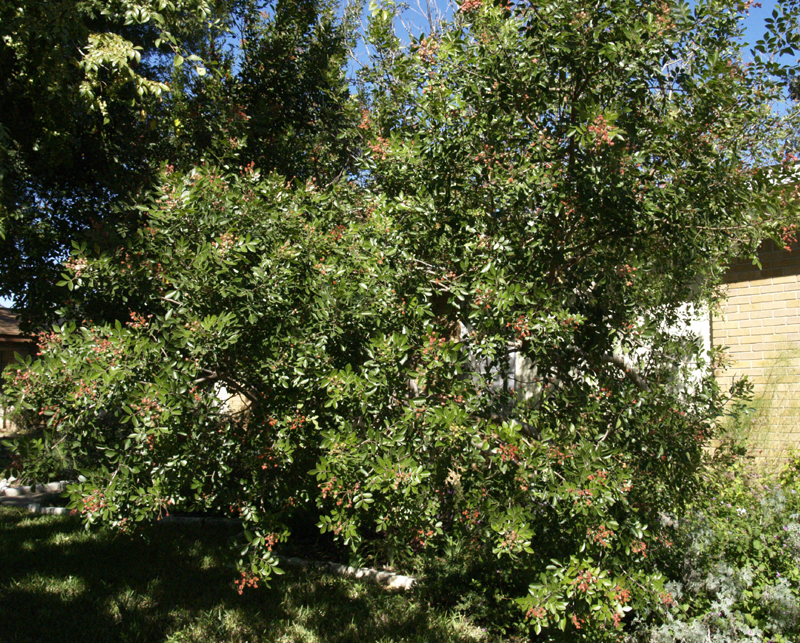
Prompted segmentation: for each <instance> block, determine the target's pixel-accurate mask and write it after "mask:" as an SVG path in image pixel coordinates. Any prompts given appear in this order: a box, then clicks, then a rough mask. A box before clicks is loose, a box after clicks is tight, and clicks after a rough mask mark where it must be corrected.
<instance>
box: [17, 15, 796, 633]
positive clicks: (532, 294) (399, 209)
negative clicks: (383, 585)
mask: <svg viewBox="0 0 800 643" xmlns="http://www.w3.org/2000/svg"><path fill="white" fill-rule="evenodd" d="M394 10H395V9H394V7H393V6H392V5H385V6H377V5H374V6H373V7H372V13H373V19H372V21H371V23H370V26H369V29H368V32H367V38H368V39H369V40H370V42H371V43H372V44H374V45H375V47H376V48H377V51H378V52H379V54H380V55H379V56H378V57H377V58H376V60H375V63H374V65H373V66H372V67H370V68H368V69H367V70H366V71H365V72H364V74H362V76H361V78H360V85H359V95H358V99H359V101H360V102H361V105H362V112H361V121H360V123H359V124H358V125H357V126H356V128H355V130H356V131H355V132H351V133H350V134H351V135H352V136H353V140H357V141H358V145H360V147H361V150H362V155H361V159H360V163H361V166H360V171H359V173H358V175H357V176H356V177H355V180H354V181H353V182H347V181H344V180H334V181H333V182H331V183H329V184H325V185H322V184H321V183H322V182H315V181H312V180H309V181H308V182H306V183H302V182H299V181H297V180H295V181H289V182H288V183H287V182H286V180H285V179H284V178H281V177H279V176H277V175H272V176H269V177H267V178H262V177H261V176H260V175H259V174H258V172H254V171H252V168H250V169H245V170H242V171H241V172H240V173H238V174H237V173H235V172H230V171H224V172H223V171H221V170H212V169H207V168H206V169H195V170H194V171H192V172H191V173H188V174H181V173H170V172H168V171H165V172H164V174H163V176H162V181H161V187H160V189H159V191H158V192H157V193H156V194H155V195H154V196H153V197H152V198H151V199H150V200H148V201H142V202H141V203H139V204H138V205H137V206H136V213H137V216H138V217H139V218H140V220H139V221H137V225H136V226H135V227H132V228H130V229H121V230H120V231H119V234H120V238H121V240H122V241H121V242H120V245H119V248H118V249H117V250H116V251H115V252H111V253H109V252H97V251H96V250H95V249H93V248H92V247H89V246H81V245H78V246H77V247H76V248H75V250H74V252H73V255H72V257H71V258H70V259H69V261H68V262H67V263H66V265H65V273H64V284H65V285H66V286H68V287H69V288H71V289H72V292H73V302H72V303H71V304H70V306H69V307H68V308H66V309H65V310H64V311H63V315H64V318H65V320H66V321H65V322H64V323H63V324H61V325H59V326H58V327H56V328H54V329H53V331H52V332H51V333H48V334H46V335H43V336H42V338H41V357H40V359H39V360H38V361H36V362H33V363H30V364H28V365H26V366H25V367H24V368H22V369H20V370H19V371H18V372H17V373H16V374H12V375H10V376H9V380H8V382H9V385H8V391H9V393H10V395H11V396H12V398H13V402H14V404H15V406H16V407H17V408H18V409H20V410H21V412H24V413H27V414H29V415H30V416H31V417H33V418H34V420H35V421H38V422H39V423H40V427H41V435H40V436H39V437H37V439H36V440H33V441H28V442H26V443H21V444H20V445H19V450H20V453H21V455H22V456H23V457H24V458H25V461H26V462H28V463H30V466H31V467H35V466H36V465H35V463H36V462H41V461H42V458H43V456H44V454H45V453H46V452H47V450H48V448H50V447H51V446H53V445H55V444H59V445H62V447H65V448H66V449H67V450H68V454H69V457H71V458H72V459H73V460H74V462H75V466H76V468H78V469H80V470H81V471H82V472H83V475H84V477H85V481H84V482H81V483H80V484H77V485H75V486H73V487H72V494H73V495H72V498H73V506H74V507H75V508H76V509H77V510H79V511H82V512H83V513H84V515H85V517H86V520H87V521H88V522H95V521H98V522H102V523H104V524H111V525H116V526H128V525H130V524H131V523H135V522H137V521H141V520H146V519H150V518H152V517H153V516H154V515H159V514H162V513H164V512H166V511H171V510H173V509H181V510H214V511H218V512H219V511H222V512H228V513H232V514H233V515H236V516H239V517H241V519H242V520H243V521H244V523H245V527H246V530H245V537H246V539H247V544H246V545H245V546H244V547H243V549H242V558H241V561H240V565H241V567H242V570H241V571H242V573H243V576H242V579H243V580H244V581H245V583H244V584H247V585H251V584H253V583H257V582H260V581H264V580H266V579H267V578H268V577H269V575H270V573H273V572H275V571H277V569H278V568H277V558H276V557H275V555H274V554H273V548H274V547H275V546H276V545H277V544H278V543H280V542H282V541H283V540H284V539H286V538H289V537H291V535H290V529H289V525H290V524H291V523H292V520H293V518H294V517H295V516H297V515H299V514H305V515H306V516H308V515H312V516H314V518H313V519H314V521H315V522H316V523H317V524H318V526H319V528H320V529H321V531H323V532H324V533H329V534H332V535H333V537H335V538H336V539H338V540H339V541H340V542H342V543H343V544H345V545H348V546H350V547H351V548H352V549H353V551H354V554H355V555H356V556H358V557H361V558H362V559H371V560H373V561H375V562H377V563H386V562H388V563H391V564H394V565H399V564H401V563H402V564H403V565H409V566H416V567H417V568H424V569H428V570H429V572H430V571H432V570H435V569H437V565H438V568H439V569H441V564H440V563H441V560H440V558H441V557H442V556H445V555H446V556H451V557H453V558H454V568H459V569H463V570H465V573H466V574H469V573H470V570H478V571H479V573H478V574H477V575H476V576H475V577H474V578H473V579H472V581H473V582H472V583H471V584H470V585H469V587H468V590H465V593H466V592H467V591H468V592H469V594H470V597H472V596H475V597H479V596H484V597H485V599H486V602H487V604H490V605H492V609H493V615H491V617H490V618H491V619H492V620H493V622H494V623H495V624H496V625H497V626H498V627H504V628H506V630H507V632H508V633H509V634H516V635H521V636H530V637H532V638H534V639H535V640H553V641H555V640H566V641H576V640H589V641H601V640H618V639H619V637H620V636H621V635H622V633H623V632H624V630H625V628H626V627H627V625H626V624H628V623H629V622H631V621H633V616H634V614H632V613H631V612H634V613H637V614H640V615H642V614H648V613H649V614H654V613H656V610H657V609H662V607H663V605H665V601H668V600H671V599H670V598H669V594H668V590H667V589H665V587H664V577H663V575H662V573H661V572H660V571H659V570H658V567H654V566H652V565H650V564H649V561H650V557H651V552H652V551H654V550H655V549H657V547H658V545H659V544H660V543H663V542H664V539H666V538H669V537H670V533H671V532H669V528H667V527H665V526H664V525H663V524H662V517H663V514H665V513H666V512H676V511H678V510H679V509H680V508H681V506H682V505H683V504H684V503H685V502H686V500H687V499H688V498H690V497H691V496H692V495H693V494H694V493H695V492H696V491H697V490H698V489H699V488H701V486H702V485H703V484H704V478H703V472H704V448H705V446H706V445H707V444H708V443H709V440H710V439H712V438H714V437H715V436H716V435H717V434H718V432H719V427H720V423H721V419H722V417H723V415H724V411H725V409H726V408H731V407H729V406H728V404H729V402H730V400H731V398H732V397H736V396H738V395H740V394H741V393H742V392H744V390H745V388H744V386H743V385H737V386H735V387H734V388H733V390H731V391H722V390H720V389H719V387H718V386H717V384H716V381H715V379H714V376H713V372H714V369H715V368H717V367H719V366H720V365H721V356H720V355H719V354H718V353H716V352H711V353H707V352H706V351H704V349H703V347H702V343H701V342H699V341H698V339H697V338H696V337H695V336H694V335H692V333H690V332H688V331H687V330H685V326H683V325H682V324H681V322H682V321H684V320H685V319H686V318H687V317H690V308H691V307H689V308H687V304H695V305H699V306H702V305H706V304H708V303H709V302H713V301H714V300H715V298H716V297H717V293H716V290H715V288H716V286H717V284H718V281H719V275H720V274H721V273H722V270H723V267H724V265H725V261H726V259H727V258H728V257H729V256H730V255H731V253H738V252H745V251H748V250H752V249H753V248H754V247H755V246H756V244H757V243H758V240H759V239H760V238H763V237H765V236H768V235H770V234H774V235H777V236H780V234H781V233H782V231H783V230H784V229H785V228H786V225H787V224H788V222H789V221H790V220H793V216H794V192H793V190H794V188H793V187H792V186H791V184H789V183H788V182H784V181H783V180H782V176H783V175H782V173H783V172H784V171H788V170H787V168H786V167H784V166H782V165H780V164H778V165H777V166H774V167H773V168H772V169H770V170H769V171H766V170H761V169H759V168H761V167H764V166H765V165H766V164H767V163H772V161H773V160H774V158H773V155H777V158H780V154H781V150H780V146H779V144H778V141H779V140H781V136H784V135H785V134H786V132H787V127H788V126H789V125H790V124H791V123H790V122H789V125H787V122H786V120H785V119H783V118H782V117H777V116H772V115H771V112H770V111H769V110H768V109H765V107H764V105H765V103H764V101H765V100H767V99H768V98H774V97H775V96H777V95H778V92H779V91H780V90H779V88H778V86H777V85H775V84H774V83H772V81H771V80H770V77H768V76H766V75H764V68H763V66H759V65H754V66H750V67H748V66H744V65H742V64H741V60H740V58H739V52H738V49H737V46H736V44H735V38H736V36H737V34H738V29H739V27H738V25H739V19H740V14H739V12H738V9H737V7H736V6H734V5H730V4H727V3H724V2H717V1H716V0H713V1H709V2H702V3H696V4H695V5H693V7H691V8H690V7H688V6H685V5H682V4H679V3H672V2H664V3H661V4H655V3H640V2H635V1H633V0H616V1H613V2H606V3H600V4H589V3H581V2H566V1H562V0H549V1H547V2H541V3H536V4H532V5H530V6H529V5H524V6H508V7H495V6H488V5H486V4H484V3H481V2H479V1H472V0H471V1H470V2H468V3H465V4H464V5H462V7H461V10H460V11H459V13H458V14H457V16H456V18H455V20H454V22H453V24H449V25H444V26H442V27H441V28H439V29H437V30H436V31H435V32H434V33H432V34H430V35H429V36H427V37H425V38H424V39H420V40H419V41H418V42H417V41H415V42H414V43H413V46H412V47H410V48H408V49H401V48H400V46H399V40H398V39H397V38H396V36H395V34H394V32H393V29H392V20H393V17H394ZM790 120H791V119H789V121H790ZM776 213H779V214H776ZM86 302H89V303H91V304H92V308H91V309H92V310H96V309H104V310H109V311H112V312H113V313H114V314H113V315H111V321H110V322H106V321H103V322H100V321H97V322H96V323H94V322H92V320H91V319H86V315H85V314H82V311H83V310H89V308H86V307H85V306H87V304H86ZM115 317H116V319H115ZM228 398H231V399H228ZM36 418H38V420H36ZM32 470H33V469H32ZM455 581H457V579H454V584H453V585H452V587H459V586H463V585H459V582H463V578H462V579H461V581H458V582H455ZM431 582H432V583H433V585H432V586H435V582H436V580H435V579H433V580H432V581H431ZM439 598H440V599H441V600H442V601H447V600H451V599H452V602H451V604H452V606H453V607H455V608H458V607H463V606H465V605H466V606H468V607H472V608H475V609H478V606H479V604H480V603H481V602H482V601H481V600H479V599H477V598H476V600H472V598H470V600H466V598H467V597H466V596H465V597H464V598H465V600H459V599H458V597H452V594H450V595H449V596H448V592H444V593H443V594H442V595H441V596H440V597H439Z"/></svg>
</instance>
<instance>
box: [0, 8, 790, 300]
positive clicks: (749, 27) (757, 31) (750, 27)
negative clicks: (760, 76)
mask: <svg viewBox="0 0 800 643" xmlns="http://www.w3.org/2000/svg"><path fill="white" fill-rule="evenodd" d="M365 4H366V3H365ZM412 4H413V0H412ZM431 4H432V5H438V6H439V7H440V10H441V11H442V13H445V14H448V13H450V12H452V5H451V4H448V3H447V2H444V1H443V0H431ZM420 5H421V6H422V7H424V6H425V2H424V0H420ZM775 5H776V2H775V0H765V1H763V2H762V3H761V6H760V7H756V6H753V7H751V9H750V15H749V16H748V18H747V19H746V20H745V29H746V39H747V42H748V43H749V44H750V45H751V46H752V45H754V44H755V42H756V41H757V40H758V39H759V38H761V36H763V34H764V20H766V19H767V18H768V17H769V16H770V15H771V14H772V11H773V9H774V8H775ZM448 7H449V8H448ZM407 16H408V20H409V22H412V23H414V24H422V23H423V22H424V19H423V16H421V15H415V14H414V12H413V11H409V12H408V13H407ZM412 31H413V32H414V33H415V34H416V33H418V30H414V29H412ZM0 306H6V307H11V306H13V301H12V300H10V299H6V298H3V297H0Z"/></svg>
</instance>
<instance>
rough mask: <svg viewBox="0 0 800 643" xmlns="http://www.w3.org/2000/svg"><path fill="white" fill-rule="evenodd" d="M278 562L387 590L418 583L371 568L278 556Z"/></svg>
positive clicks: (407, 577)
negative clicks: (326, 572)
mask: <svg viewBox="0 0 800 643" xmlns="http://www.w3.org/2000/svg"><path fill="white" fill-rule="evenodd" d="M277 558H278V561H279V562H281V563H285V564H286V565H290V566H292V567H299V568H301V569H307V568H308V567H314V568H317V569H322V570H324V571H328V572H331V573H332V574H335V575H336V576H351V577H353V578H358V579H363V580H367V581H371V582H373V583H377V584H378V585H381V586H383V587H384V588H385V589H403V590H407V589H411V588H412V587H413V586H414V584H415V583H416V582H417V579H416V578H414V577H413V576H403V575H402V574H395V573H394V572H381V571H378V570H377V569H372V568H370V567H361V568H357V567H350V566H349V565H340V564H339V563H324V562H321V561H316V560H303V559H302V558H284V557H283V556H278V557H277Z"/></svg>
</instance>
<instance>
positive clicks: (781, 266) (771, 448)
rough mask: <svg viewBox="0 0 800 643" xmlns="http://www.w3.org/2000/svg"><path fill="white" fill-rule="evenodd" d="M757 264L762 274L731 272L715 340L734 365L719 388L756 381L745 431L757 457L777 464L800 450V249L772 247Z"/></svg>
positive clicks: (739, 267) (748, 266) (752, 269)
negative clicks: (740, 381) (742, 380)
mask: <svg viewBox="0 0 800 643" xmlns="http://www.w3.org/2000/svg"><path fill="white" fill-rule="evenodd" d="M759 260H760V261H761V269H759V268H758V266H755V265H753V264H752V262H751V261H747V262H742V263H739V264H736V265H734V266H732V267H731V269H730V271H729V272H728V274H727V275H726V279H725V282H726V285H725V288H726V291H727V296H728V298H727V301H726V302H724V304H723V306H722V310H721V311H720V313H719V314H718V315H715V316H714V318H713V319H712V321H711V336H712V341H713V343H714V345H715V346H727V347H728V357H729V359H730V360H731V365H730V368H729V369H728V370H727V371H725V372H723V373H720V374H719V375H718V377H719V379H720V384H722V385H723V386H728V385H730V383H731V381H732V380H733V378H734V377H740V376H742V375H747V376H748V377H749V378H750V380H751V381H752V382H753V384H754V389H755V408H756V413H755V414H754V415H752V416H751V417H750V419H749V420H748V422H747V423H746V426H745V428H746V429H747V430H748V431H749V433H750V439H751V444H752V450H753V455H755V456H756V457H757V458H759V459H765V460H769V461H774V460H775V459H777V458H781V457H784V456H786V455H787V454H788V452H789V451H790V450H792V449H800V297H799V296H798V295H800V247H793V248H792V249H791V251H787V250H785V249H783V248H779V247H777V246H775V244H773V243H771V242H770V243H768V244H765V246H764V247H763V248H762V251H761V252H760V253H759Z"/></svg>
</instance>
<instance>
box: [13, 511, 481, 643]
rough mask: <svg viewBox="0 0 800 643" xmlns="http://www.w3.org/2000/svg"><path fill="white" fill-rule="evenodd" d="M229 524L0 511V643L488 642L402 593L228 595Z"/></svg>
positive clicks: (305, 577)
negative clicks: (139, 530) (92, 526)
mask: <svg viewBox="0 0 800 643" xmlns="http://www.w3.org/2000/svg"><path fill="white" fill-rule="evenodd" d="M234 534H235V531H234V529H233V528H229V527H224V526H222V527H220V526H211V527H209V526H198V525H159V526H154V527H151V528H149V529H147V530H146V531H145V533H144V534H142V535H139V536H135V537H130V536H114V535H112V534H106V533H94V532H87V531H85V530H84V529H83V527H82V525H81V523H80V521H78V520H76V519H72V518H65V517H57V516H35V515H31V514H29V513H27V512H24V511H22V510H19V509H15V508H10V507H0V642H1V643H23V642H24V643H29V642H33V641H43V642H45V641H46V642H47V643H57V642H59V641H65V642H69V643H82V642H84V641H87V642H88V641H103V642H111V641H165V642H166V641H169V642H174V643H178V642H185V641H198V642H200V641H202V642H204V643H205V642H210V641H220V642H225V643H228V642H237V641H242V642H244V641H250V642H256V641H269V642H273V641H275V642H290V641H291V642H295V641H297V642H304V643H305V642H309V643H311V642H320V643H321V642H325V643H328V642H331V643H333V642H345V641H354V642H358V643H372V642H373V641H375V642H378V641H380V642H388V641H420V642H421V641H426V642H427V641H432V642H433V641H442V642H445V641H446V642H448V643H458V642H461V641H463V642H467V641H486V642H487V643H488V642H489V641H490V639H489V637H487V636H486V635H485V634H484V633H483V632H482V630H481V629H480V628H477V627H474V626H472V625H470V624H469V623H466V622H464V621H463V620H461V619H459V618H457V617H452V616H449V615H447V614H443V613H441V612H437V611H434V610H431V609H429V608H428V606H427V605H426V604H425V603H424V601H423V600H422V599H421V598H420V597H419V596H418V595H415V593H414V592H413V591H411V592H403V593H394V592H389V591H386V590H383V589H381V588H379V587H377V586H375V585H372V584H369V583H363V582H360V581H356V580H354V579H349V578H341V577H336V576H331V575H326V574H323V573H321V572H318V571H307V570H297V569H292V568H287V570H286V574H285V575H283V576H278V577H275V578H273V579H272V583H271V587H269V588H265V587H259V588H258V589H250V590H245V592H244V593H243V594H242V595H239V594H238V593H237V592H236V590H235V588H234V586H233V582H234V581H235V580H236V578H237V574H236V571H235V570H234V569H233V567H232V566H231V565H230V561H231V549H230V541H231V538H232V536H233V535H234Z"/></svg>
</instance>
